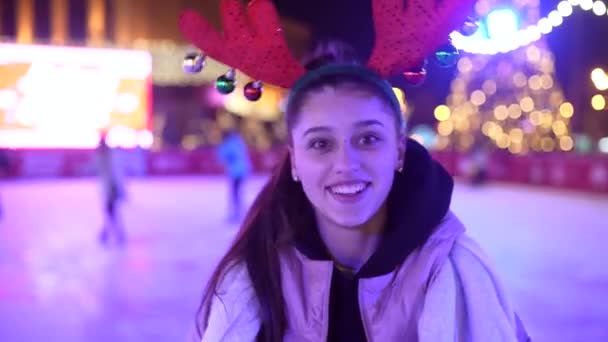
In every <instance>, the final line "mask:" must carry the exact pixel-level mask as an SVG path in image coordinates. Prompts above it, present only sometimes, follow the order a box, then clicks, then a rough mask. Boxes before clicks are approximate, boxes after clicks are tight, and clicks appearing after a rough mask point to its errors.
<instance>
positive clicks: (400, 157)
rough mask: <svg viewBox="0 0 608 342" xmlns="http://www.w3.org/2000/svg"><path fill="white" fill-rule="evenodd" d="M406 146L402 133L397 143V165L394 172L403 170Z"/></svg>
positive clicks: (404, 135)
mask: <svg viewBox="0 0 608 342" xmlns="http://www.w3.org/2000/svg"><path fill="white" fill-rule="evenodd" d="M406 146H407V135H406V134H405V133H402V134H401V135H400V137H399V141H398V142H397V165H396V166H395V169H396V170H399V169H403V167H404V161H405V150H406Z"/></svg>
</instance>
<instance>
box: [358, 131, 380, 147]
mask: <svg viewBox="0 0 608 342" xmlns="http://www.w3.org/2000/svg"><path fill="white" fill-rule="evenodd" d="M378 141H380V139H378V137H377V136H375V135H371V134H369V135H364V136H363V137H361V138H360V139H359V143H360V144H361V145H364V146H370V145H374V144H376V143H378Z"/></svg>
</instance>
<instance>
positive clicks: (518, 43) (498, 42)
mask: <svg viewBox="0 0 608 342" xmlns="http://www.w3.org/2000/svg"><path fill="white" fill-rule="evenodd" d="M528 1H530V0H528ZM517 2H526V1H525V0H523V1H522V0H520V1H515V3H517ZM480 4H481V5H479V4H478V7H477V12H478V14H479V12H480V11H482V12H483V11H484V9H485V8H484V7H483V4H484V2H483V1H480ZM575 9H579V10H582V11H592V12H593V13H594V14H595V15H597V16H606V17H608V8H607V6H606V4H605V3H604V2H603V1H601V0H596V1H593V0H564V1H561V2H560V3H559V4H558V5H557V6H556V8H555V9H554V10H552V11H551V12H549V14H548V15H547V16H546V17H543V18H540V19H539V20H538V21H537V22H536V23H535V24H532V25H529V26H528V27H526V28H524V29H519V30H518V29H517V28H516V29H515V30H512V31H511V32H509V33H508V34H507V35H504V34H503V35H500V36H492V35H489V34H488V31H489V28H488V27H487V23H484V22H483V21H482V22H480V25H479V29H478V31H477V32H476V33H475V34H473V35H471V36H468V37H467V36H464V35H462V34H461V33H459V32H453V33H452V34H451V36H450V37H451V38H452V43H453V44H454V46H455V47H457V48H458V49H459V50H462V51H466V52H469V53H474V54H486V55H494V54H498V53H507V52H510V51H514V50H516V49H518V48H520V47H523V46H527V45H529V44H531V43H534V42H536V41H538V40H540V39H541V37H542V36H543V35H546V34H549V33H551V32H552V31H553V29H554V28H556V27H558V26H560V25H561V24H563V22H564V19H565V18H568V17H569V16H571V15H572V14H573V13H574V10H575ZM503 13H504V12H503ZM511 13H513V12H511ZM484 14H485V13H484ZM512 15H513V16H514V14H512ZM514 20H517V19H516V18H514Z"/></svg>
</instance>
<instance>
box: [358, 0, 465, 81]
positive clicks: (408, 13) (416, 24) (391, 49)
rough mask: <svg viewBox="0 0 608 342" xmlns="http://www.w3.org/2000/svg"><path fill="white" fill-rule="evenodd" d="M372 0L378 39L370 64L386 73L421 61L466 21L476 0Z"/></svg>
mask: <svg viewBox="0 0 608 342" xmlns="http://www.w3.org/2000/svg"><path fill="white" fill-rule="evenodd" d="M403 1H404V0H372V2H373V3H372V6H373V13H374V27H375V30H376V43H375V45H374V50H373V52H372V55H371V57H370V59H369V61H368V64H367V65H368V67H369V68H370V69H373V70H375V71H376V72H378V73H379V74H380V75H382V76H383V77H386V78H389V77H391V76H394V75H397V74H399V73H402V72H404V71H406V70H408V69H411V68H413V67H416V66H417V65H419V64H420V63H421V62H422V61H423V60H424V58H425V57H426V56H428V55H429V54H431V53H433V52H434V51H435V50H436V49H437V48H438V47H439V46H441V45H442V44H444V43H446V42H447V40H448V37H449V34H450V33H451V32H452V31H453V30H455V29H457V28H458V27H459V26H460V25H462V24H463V23H464V21H465V20H466V18H467V16H468V15H469V14H470V13H471V9H472V7H473V4H474V3H475V0H442V1H441V3H440V4H438V3H437V0H410V1H408V4H407V9H406V10H404V8H403V7H404V6H403V4H404V2H403Z"/></svg>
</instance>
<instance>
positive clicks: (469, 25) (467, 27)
mask: <svg viewBox="0 0 608 342" xmlns="http://www.w3.org/2000/svg"><path fill="white" fill-rule="evenodd" d="M478 29H479V22H478V21H477V20H476V19H474V18H471V17H469V18H468V19H467V21H465V22H464V24H463V25H462V27H461V28H460V30H458V32H460V34H462V35H463V36H465V37H470V36H472V35H474V34H475V32H477V30H478Z"/></svg>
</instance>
